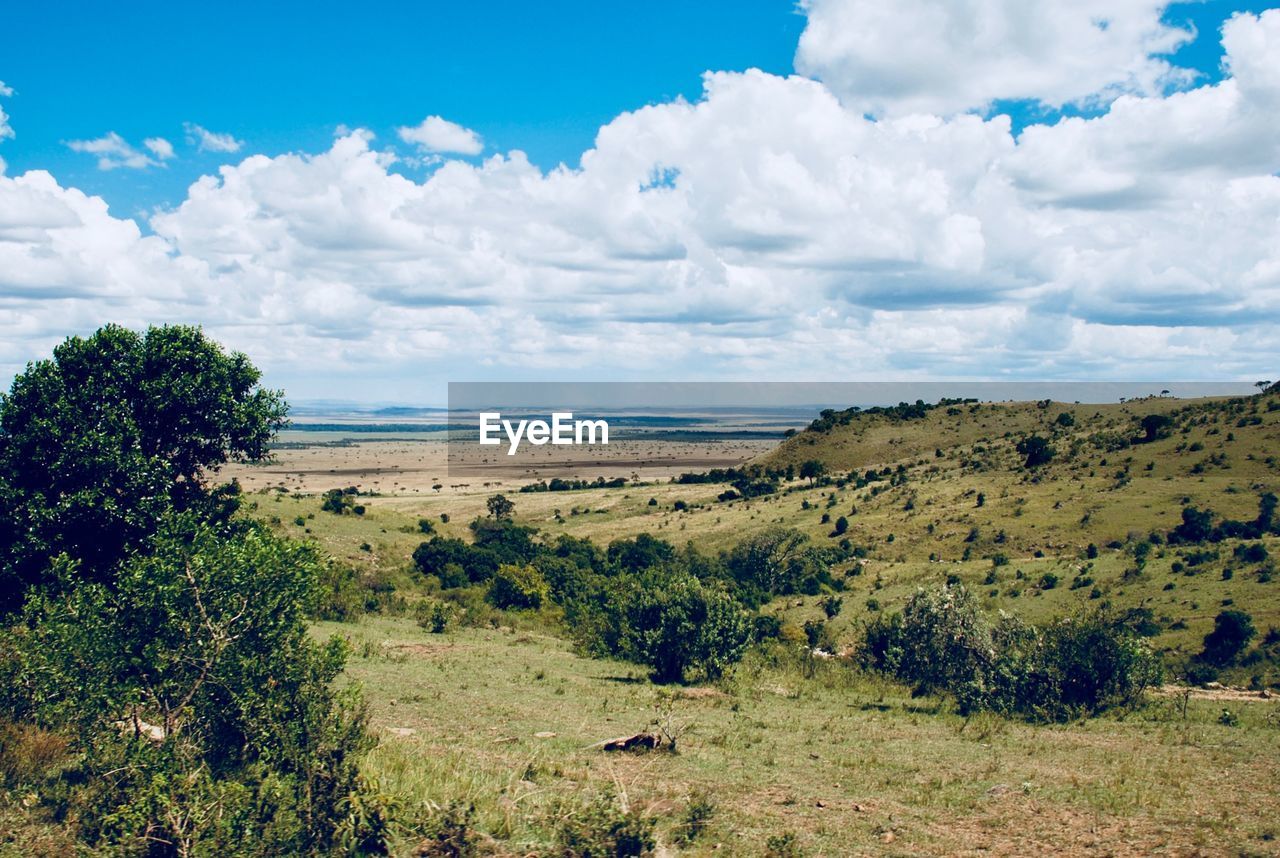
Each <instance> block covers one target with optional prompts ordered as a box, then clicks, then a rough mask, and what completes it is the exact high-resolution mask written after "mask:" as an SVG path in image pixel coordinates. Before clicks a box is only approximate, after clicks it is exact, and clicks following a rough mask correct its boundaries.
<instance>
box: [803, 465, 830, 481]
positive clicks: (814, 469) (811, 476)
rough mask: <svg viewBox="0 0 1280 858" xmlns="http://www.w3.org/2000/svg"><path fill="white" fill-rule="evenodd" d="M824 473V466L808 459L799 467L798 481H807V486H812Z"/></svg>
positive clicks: (825, 470)
mask: <svg viewBox="0 0 1280 858" xmlns="http://www.w3.org/2000/svg"><path fill="white" fill-rule="evenodd" d="M826 472H827V466H826V465H824V464H822V462H819V461H818V460H817V459H810V460H809V461H807V462H805V463H804V464H802V465H801V466H800V479H802V480H808V481H809V484H810V485H812V484H813V481H814V480H816V479H819V478H821V477H822V475H823V474H825V473H826Z"/></svg>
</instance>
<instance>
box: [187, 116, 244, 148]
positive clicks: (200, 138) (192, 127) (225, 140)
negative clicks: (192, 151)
mask: <svg viewBox="0 0 1280 858" xmlns="http://www.w3.org/2000/svg"><path fill="white" fill-rule="evenodd" d="M182 127H183V128H185V129H186V131H187V141H188V142H190V143H192V144H194V145H195V146H197V147H199V149H200V151H201V152H221V153H231V152H239V151H240V149H241V148H242V147H243V146H244V141H243V140H237V139H236V138H235V137H233V136H232V135H230V134H219V133H217V132H214V131H210V130H209V129H208V128H205V127H204V126H202V125H197V124H196V123H194V122H184V123H183V124H182Z"/></svg>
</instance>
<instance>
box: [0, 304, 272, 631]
mask: <svg viewBox="0 0 1280 858" xmlns="http://www.w3.org/2000/svg"><path fill="white" fill-rule="evenodd" d="M259 377H260V374H259V372H258V370H257V369H256V368H255V367H254V366H253V364H251V363H250V362H249V359H248V358H247V357H245V356H244V355H242V354H240V353H238V352H232V353H230V354H228V353H226V352H224V351H223V350H222V348H221V347H220V346H219V345H218V344H217V343H215V342H213V341H212V340H210V339H208V338H206V337H205V335H204V333H203V332H202V331H201V330H200V329H199V328H192V327H181V326H179V327H162V328H150V329H149V330H147V331H146V332H145V333H143V334H138V333H135V332H133V331H130V330H127V329H125V328H122V327H119V326H116V325H108V326H106V327H104V328H102V329H100V330H99V331H98V332H97V333H95V334H93V335H92V336H90V337H87V338H80V337H72V338H70V339H68V340H67V341H65V342H64V343H62V344H61V345H59V346H58V347H57V348H55V349H54V351H53V357H52V359H49V360H41V361H36V362H35V363H32V364H28V366H27V369H26V371H25V372H23V373H21V374H19V375H18V377H17V378H15V379H14V382H13V387H12V389H11V390H10V392H9V395H8V396H3V397H0V616H3V615H4V614H5V613H6V612H11V611H14V610H16V609H17V608H18V607H19V606H20V605H21V602H22V598H23V595H24V594H25V593H26V591H27V589H28V588H29V587H31V586H33V585H39V584H41V583H48V578H47V570H48V569H49V560H50V558H52V557H55V556H57V555H59V554H61V553H65V554H66V555H67V557H69V558H70V559H72V560H75V561H76V565H75V574H76V575H78V576H81V577H83V578H86V579H89V580H96V581H105V580H107V579H109V578H110V576H111V575H112V574H113V570H114V568H115V566H116V564H117V563H118V562H119V561H120V560H122V559H123V558H124V557H125V556H127V555H128V554H130V553H131V552H133V551H135V550H137V549H139V548H140V547H142V546H144V545H145V544H146V542H147V541H148V540H149V539H150V538H151V537H152V536H153V535H154V534H155V533H156V530H157V527H158V524H159V522H161V521H163V520H164V519H165V517H166V515H167V514H168V513H170V512H186V511H193V512H197V513H198V514H200V515H202V516H205V517H209V516H221V517H227V516H229V515H230V514H231V512H232V511H234V508H235V506H236V499H237V496H238V492H239V489H238V487H223V488H214V487H212V486H211V485H210V482H209V480H210V476H211V475H212V474H213V473H215V472H216V471H217V470H218V468H219V467H220V466H222V465H223V464H224V463H226V462H228V461H255V460H260V459H262V458H264V457H265V456H266V455H267V442H268V441H269V440H270V439H271V437H272V436H273V435H274V434H275V432H276V430H277V429H279V428H280V427H281V426H283V425H284V423H285V413H286V410H287V406H286V405H285V402H284V398H283V394H281V393H280V392H279V391H273V390H266V389H264V388H262V387H260V386H259V384H258V380H259Z"/></svg>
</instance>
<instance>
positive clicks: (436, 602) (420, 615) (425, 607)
mask: <svg viewBox="0 0 1280 858" xmlns="http://www.w3.org/2000/svg"><path fill="white" fill-rule="evenodd" d="M453 610H454V608H453V605H452V604H450V603H449V602H445V601H442V600H440V599H427V600H426V601H425V602H421V603H419V604H418V607H417V609H416V610H415V612H414V616H415V618H416V619H417V621H418V625H419V626H420V627H421V628H424V629H426V630H427V631H429V632H431V633H432V634H434V635H440V634H444V631H445V629H446V628H447V627H448V625H449V621H450V620H452V619H453Z"/></svg>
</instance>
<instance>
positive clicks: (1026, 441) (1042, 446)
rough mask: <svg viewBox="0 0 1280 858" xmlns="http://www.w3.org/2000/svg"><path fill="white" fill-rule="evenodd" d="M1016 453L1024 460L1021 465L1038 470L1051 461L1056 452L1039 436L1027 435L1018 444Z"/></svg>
mask: <svg viewBox="0 0 1280 858" xmlns="http://www.w3.org/2000/svg"><path fill="white" fill-rule="evenodd" d="M1017 449H1018V452H1019V453H1021V454H1022V455H1023V456H1024V457H1025V458H1024V460H1023V465H1024V466H1025V467H1027V468H1031V469H1034V468H1038V467H1040V466H1041V465H1047V464H1049V463H1050V462H1052V461H1053V456H1054V453H1055V452H1056V451H1055V450H1054V449H1053V445H1051V444H1050V443H1049V442H1048V441H1047V440H1046V439H1044V438H1042V437H1040V436H1039V435H1029V436H1027V437H1026V438H1023V439H1022V440H1021V441H1019V442H1018V447H1017Z"/></svg>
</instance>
